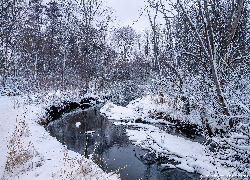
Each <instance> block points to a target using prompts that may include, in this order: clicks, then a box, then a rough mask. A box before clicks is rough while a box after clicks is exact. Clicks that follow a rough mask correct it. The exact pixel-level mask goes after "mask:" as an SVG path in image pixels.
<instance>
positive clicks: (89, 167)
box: [0, 96, 118, 180]
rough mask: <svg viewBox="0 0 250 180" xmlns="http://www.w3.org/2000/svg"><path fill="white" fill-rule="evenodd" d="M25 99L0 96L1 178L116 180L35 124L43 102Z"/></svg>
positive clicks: (41, 114) (42, 111) (39, 115)
mask: <svg viewBox="0 0 250 180" xmlns="http://www.w3.org/2000/svg"><path fill="white" fill-rule="evenodd" d="M29 100H30V98H27V97H4V96H0V114H1V119H0V138H1V141H0V152H1V158H0V178H1V179H10V180H11V179H25V180H29V179H30V180H33V179H47V180H50V179H65V178H71V179H118V175H116V174H111V173H109V174H107V173H105V172H103V170H101V169H100V168H99V167H98V166H97V165H96V164H94V163H93V161H92V160H91V159H86V158H85V157H83V156H81V155H80V154H79V153H76V152H73V151H70V150H67V147H66V146H63V145H62V144H61V143H60V142H58V141H57V140H56V139H55V138H53V137H51V136H50V134H49V133H48V132H47V131H46V130H45V128H44V127H42V126H41V125H39V124H38V123H37V121H38V120H39V119H41V118H44V113H45V110H44V107H45V104H44V103H37V104H34V103H30V101H29ZM77 125H79V124H77Z"/></svg>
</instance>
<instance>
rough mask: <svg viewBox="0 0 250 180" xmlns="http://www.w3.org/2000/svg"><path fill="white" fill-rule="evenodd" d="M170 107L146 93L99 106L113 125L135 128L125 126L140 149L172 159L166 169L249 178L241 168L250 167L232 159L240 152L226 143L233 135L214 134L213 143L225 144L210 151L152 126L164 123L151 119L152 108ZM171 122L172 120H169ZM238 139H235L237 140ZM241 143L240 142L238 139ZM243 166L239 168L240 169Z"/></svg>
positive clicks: (212, 176)
mask: <svg viewBox="0 0 250 180" xmlns="http://www.w3.org/2000/svg"><path fill="white" fill-rule="evenodd" d="M172 110H173V109H171V108H170V107H168V105H167V103H164V104H161V103H159V97H152V96H145V97H143V98H139V99H136V100H134V101H132V102H130V103H129V104H128V105H127V106H126V107H121V106H117V105H115V104H113V103H112V102H108V103H106V105H105V106H104V107H103V108H102V109H101V112H102V113H103V114H105V115H106V116H107V117H108V118H109V119H110V120H114V123H115V124H117V125H118V124H124V125H128V126H133V127H135V128H134V130H131V129H127V130H126V131H127V135H128V136H129V139H130V140H132V141H133V142H134V144H136V145H139V146H141V147H142V148H145V149H149V150H151V151H152V153H155V154H156V157H164V158H167V159H169V160H170V162H173V163H172V164H170V163H169V164H162V166H163V167H165V168H166V169H168V168H180V169H183V170H186V171H188V172H196V173H199V174H201V176H202V177H210V178H214V177H215V178H218V177H220V178H222V179H228V178H230V177H234V178H236V179H237V178H243V179H244V178H245V179H247V178H248V177H249V174H247V171H246V170H245V171H244V167H248V168H249V164H248V165H247V163H246V164H241V163H240V162H237V161H235V160H234V158H235V157H236V156H237V155H240V154H239V151H235V149H234V148H232V146H227V144H226V141H232V142H234V143H235V141H236V140H235V139H234V137H233V136H231V137H230V138H224V139H223V138H219V137H214V138H213V141H214V142H217V143H218V144H216V145H215V146H218V147H219V146H224V147H225V149H219V148H218V149H216V148H217V147H215V149H216V150H212V149H211V146H207V145H203V144H200V143H198V142H194V141H191V140H189V139H188V138H183V137H179V136H176V135H171V134H169V133H167V132H166V131H164V130H163V129H161V128H159V127H157V126H155V125H154V124H155V123H159V122H164V123H166V125H167V123H168V122H166V121H165V120H164V119H157V118H156V119H155V118H150V114H151V112H152V111H155V112H171V111H172ZM192 117H193V119H191V120H190V121H191V122H192V123H195V124H199V123H201V122H198V121H199V120H198V117H197V116H195V115H193V116H192ZM136 120H140V121H142V120H143V121H144V120H145V121H147V122H150V123H149V124H147V123H144V124H143V123H136V122H137V121H136ZM170 124H171V123H170ZM237 136H240V138H243V139H244V138H247V136H244V135H242V134H238V135H237ZM237 141H238V140H237ZM238 142H240V141H238ZM238 148H243V149H245V152H242V153H244V155H242V157H243V158H245V162H247V161H248V160H249V157H248V155H247V154H248V153H249V150H250V147H249V146H238ZM240 168H241V169H243V171H241V173H240V170H239V169H240Z"/></svg>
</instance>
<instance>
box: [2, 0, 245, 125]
mask: <svg viewBox="0 0 250 180" xmlns="http://www.w3.org/2000/svg"><path fill="white" fill-rule="evenodd" d="M148 5H149V6H148V8H146V9H145V12H144V14H146V15H147V16H148V18H149V22H150V25H151V28H150V29H147V30H145V31H144V32H143V33H138V32H136V31H135V30H134V29H133V28H131V27H112V26H111V24H110V23H111V22H112V21H113V19H114V18H113V17H114V15H113V12H112V10H111V9H109V8H108V7H105V6H104V5H103V2H102V0H87V1H86V0H85V1H84V0H81V1H80V0H79V1H77V0H67V1H64V0H57V1H56V0H51V1H50V2H48V3H47V4H45V3H44V2H43V1H42V0H30V1H28V0H1V2H0V6H1V11H0V31H1V36H0V41H1V44H0V62H1V63H0V75H1V85H2V87H3V88H2V89H4V88H5V89H6V88H10V89H12V90H15V91H31V90H33V91H41V90H46V91H48V90H72V89H78V90H81V91H89V90H94V91H99V92H105V93H106V94H110V98H112V100H113V101H115V102H116V103H121V104H126V103H127V102H128V101H130V100H131V99H133V98H136V97H139V96H141V94H142V93H144V92H152V93H155V94H162V93H163V94H167V95H168V96H169V97H171V98H172V99H174V101H173V102H174V103H173V104H172V106H174V108H175V109H176V110H178V111H179V112H182V113H183V115H186V116H190V115H191V114H194V113H195V114H196V115H197V114H198V115H199V117H200V119H201V120H202V121H203V122H204V123H207V124H210V126H212V127H217V128H218V127H220V128H223V129H225V128H226V129H227V128H233V127H235V126H236V124H237V122H248V123H249V117H250V97H249V92H250V85H249V82H250V73H249V72H250V69H249V67H250V61H249V51H250V46H249V44H250V39H249V34H250V32H249V31H250V29H249V27H250V26H249V20H250V17H249V14H250V13H249V1H244V0H241V1H234V0H208V1H207V0H197V1H189V0H185V1H177V3H176V4H173V3H172V2H171V1H162V0H148ZM169 7H170V8H169ZM171 8H173V9H175V13H171V12H174V11H171V12H169V10H170V9H171ZM162 15H163V19H164V23H161V24H160V23H158V20H159V17H162ZM161 22H162V21H161ZM2 91H3V90H2ZM218 125H219V126H218Z"/></svg>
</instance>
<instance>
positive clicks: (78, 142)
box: [46, 107, 200, 180]
mask: <svg viewBox="0 0 250 180" xmlns="http://www.w3.org/2000/svg"><path fill="white" fill-rule="evenodd" d="M161 127H163V128H164V125H161ZM131 128H134V127H133V126H132V125H114V124H113V123H112V122H111V121H109V120H108V119H107V118H106V117H104V116H103V115H101V114H100V107H92V108H88V109H86V110H80V109H78V110H76V111H74V112H71V113H69V114H65V115H63V116H62V117H60V118H59V119H57V120H55V121H51V122H50V123H49V124H48V125H46V129H47V130H48V131H49V132H50V134H51V136H53V137H56V138H57V140H58V141H60V142H61V143H62V144H65V145H66V146H67V148H68V149H69V150H72V151H75V152H78V153H80V154H82V155H84V156H86V157H88V158H92V159H93V161H94V162H95V163H96V164H98V165H99V166H100V167H101V168H102V169H103V170H104V171H106V172H111V171H112V172H114V173H119V174H120V176H121V179H124V180H130V179H152V180H154V179H157V180H164V179H200V175H199V174H195V173H188V172H186V171H183V170H181V169H179V168H174V169H171V168H166V167H164V166H162V165H161V164H164V163H173V164H174V163H175V162H171V160H169V159H167V158H156V156H155V154H154V153H153V152H150V151H149V150H146V149H142V148H141V147H139V146H135V145H133V144H132V142H131V141H130V140H129V137H128V136H127V134H126V129H131Z"/></svg>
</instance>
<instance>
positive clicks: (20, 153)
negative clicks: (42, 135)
mask: <svg viewBox="0 0 250 180" xmlns="http://www.w3.org/2000/svg"><path fill="white" fill-rule="evenodd" d="M29 135H30V133H29V128H28V126H26V123H25V121H21V122H19V123H18V125H16V128H15V131H14V132H13V134H12V137H11V140H10V141H9V145H8V146H7V148H8V156H7V161H6V164H5V171H6V172H7V173H8V174H9V176H18V175H21V174H23V173H26V172H27V171H30V170H31V169H33V168H34V167H40V166H42V164H43V158H42V157H39V156H40V155H39V153H38V152H37V151H36V150H35V148H34V145H33V143H32V142H31V141H30V142H29V143H28V144H27V143H25V142H24V141H23V140H24V138H25V137H29ZM34 157H39V161H37V162H33V161H32V159H33V158H34Z"/></svg>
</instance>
